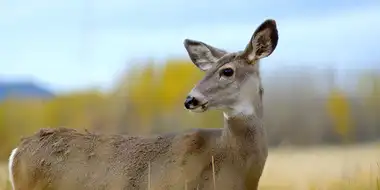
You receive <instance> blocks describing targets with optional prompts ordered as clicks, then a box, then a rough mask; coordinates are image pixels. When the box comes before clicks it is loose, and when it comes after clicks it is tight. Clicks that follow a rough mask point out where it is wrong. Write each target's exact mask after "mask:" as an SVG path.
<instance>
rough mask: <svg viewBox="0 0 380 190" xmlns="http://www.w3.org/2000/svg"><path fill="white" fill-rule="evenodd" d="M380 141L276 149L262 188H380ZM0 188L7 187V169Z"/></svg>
mask: <svg viewBox="0 0 380 190" xmlns="http://www.w3.org/2000/svg"><path fill="white" fill-rule="evenodd" d="M379 164H380V145H379V144H370V145H358V146H351V147H317V148H302V149H301V148H281V149H272V150H271V151H270V155H269V158H268V162H267V165H266V168H265V172H264V174H263V177H262V180H261V185H260V189H261V190H277V189H279V190H309V189H310V190H317V189H318V190H354V189H355V190H356V189H361V190H380V165H379ZM6 168H7V167H6V164H5V163H4V164H3V166H2V169H1V172H0V180H1V183H0V190H5V189H7V186H8V187H9V184H8V182H7V169H6Z"/></svg>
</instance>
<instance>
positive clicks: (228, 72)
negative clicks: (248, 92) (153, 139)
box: [220, 68, 234, 77]
mask: <svg viewBox="0 0 380 190" xmlns="http://www.w3.org/2000/svg"><path fill="white" fill-rule="evenodd" d="M233 74H234V70H233V69H231V68H225V69H223V70H222V71H221V72H220V75H222V76H226V77H230V76H232V75H233Z"/></svg>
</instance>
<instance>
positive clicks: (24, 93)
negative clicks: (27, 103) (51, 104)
mask: <svg viewBox="0 0 380 190" xmlns="http://www.w3.org/2000/svg"><path fill="white" fill-rule="evenodd" d="M8 97H15V98H22V99H24V98H27V99H28V98H38V99H49V98H52V97H54V94H53V93H52V92H51V91H49V90H47V89H45V88H43V87H41V86H39V85H37V84H35V83H32V82H0V101H2V100H4V99H6V98H8Z"/></svg>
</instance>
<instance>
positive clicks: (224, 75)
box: [184, 19, 278, 115]
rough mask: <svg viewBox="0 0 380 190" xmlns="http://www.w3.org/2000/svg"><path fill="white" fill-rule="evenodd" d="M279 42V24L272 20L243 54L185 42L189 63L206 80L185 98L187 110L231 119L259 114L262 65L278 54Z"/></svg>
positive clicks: (258, 30)
mask: <svg viewBox="0 0 380 190" xmlns="http://www.w3.org/2000/svg"><path fill="white" fill-rule="evenodd" d="M277 41H278V32H277V26H276V22H275V21H274V20H271V19H268V20H266V21H264V22H263V23H262V24H261V25H260V26H259V27H258V28H257V29H256V30H255V32H254V33H253V35H252V37H251V39H250V41H249V43H248V45H247V46H246V48H245V49H244V51H238V52H232V53H229V52H227V51H225V50H222V49H218V48H216V47H213V46H211V45H208V44H206V43H203V42H200V41H195V40H190V39H185V41H184V45H185V48H186V50H187V52H188V54H189V56H190V59H191V60H192V62H193V63H194V64H195V65H196V66H197V67H198V68H199V69H201V70H202V71H204V72H205V76H204V78H203V79H202V80H201V81H199V83H198V84H197V85H196V86H195V87H194V88H193V89H192V90H191V92H190V93H189V95H188V96H187V97H186V100H185V103H184V105H185V107H186V109H188V110H191V111H193V112H204V111H206V110H208V109H215V108H216V109H222V110H223V111H225V112H227V113H229V114H232V115H237V114H243V115H252V114H257V113H256V112H257V110H255V107H256V106H257V105H258V104H261V102H262V87H261V78H260V72H259V61H260V59H262V58H264V57H267V56H269V55H270V54H271V53H272V52H273V51H274V50H275V48H276V46H277Z"/></svg>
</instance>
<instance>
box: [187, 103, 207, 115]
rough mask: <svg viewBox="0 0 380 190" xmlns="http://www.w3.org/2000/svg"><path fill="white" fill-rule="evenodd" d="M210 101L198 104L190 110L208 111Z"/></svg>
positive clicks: (196, 111)
mask: <svg viewBox="0 0 380 190" xmlns="http://www.w3.org/2000/svg"><path fill="white" fill-rule="evenodd" d="M207 105H208V102H206V103H204V104H202V105H200V106H198V107H196V108H194V109H191V110H190V111H191V112H194V113H202V112H205V111H207V109H208V106H207Z"/></svg>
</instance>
